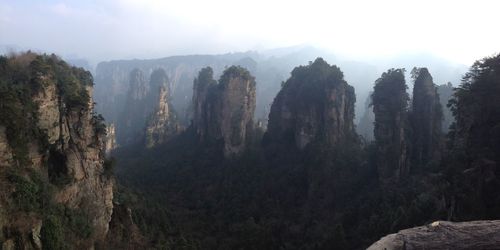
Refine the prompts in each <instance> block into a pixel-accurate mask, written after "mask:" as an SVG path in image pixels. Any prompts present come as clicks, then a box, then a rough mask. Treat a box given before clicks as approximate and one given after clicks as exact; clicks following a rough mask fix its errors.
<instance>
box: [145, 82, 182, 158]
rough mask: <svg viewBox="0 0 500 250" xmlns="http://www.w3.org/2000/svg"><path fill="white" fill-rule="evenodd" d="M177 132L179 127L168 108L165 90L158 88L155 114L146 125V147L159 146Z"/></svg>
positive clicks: (162, 87) (161, 87)
mask: <svg viewBox="0 0 500 250" xmlns="http://www.w3.org/2000/svg"><path fill="white" fill-rule="evenodd" d="M179 132H180V126H179V125H178V124H177V123H176V120H175V116H174V114H173V113H172V112H171V110H170V108H169V103H168V94H167V90H166V89H165V87H164V86H160V87H159V94H158V98H157V104H156V108H155V112H154V113H153V114H151V116H150V117H149V119H148V121H147V125H146V133H145V134H146V147H148V148H151V147H154V146H155V145H158V144H161V143H163V142H165V141H167V140H168V139H169V138H170V137H171V136H172V135H174V134H177V133H179Z"/></svg>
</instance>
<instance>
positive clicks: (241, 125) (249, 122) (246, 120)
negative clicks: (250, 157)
mask: <svg viewBox="0 0 500 250" xmlns="http://www.w3.org/2000/svg"><path fill="white" fill-rule="evenodd" d="M255 85H256V84H255V79H254V78H253V77H252V76H251V75H250V73H249V72H248V71H247V70H246V69H244V68H242V67H239V66H231V67H229V68H227V69H226V70H225V71H224V73H223V75H222V76H221V78H220V80H219V83H218V84H216V82H215V81H214V80H213V71H212V69H211V68H205V69H202V70H201V71H200V74H199V76H198V78H197V79H196V80H195V81H194V87H193V90H194V94H193V106H194V116H193V123H192V126H193V129H194V130H195V131H196V134H197V135H198V137H199V138H200V139H201V140H202V141H204V142H208V143H211V144H212V143H216V142H220V143H221V144H222V148H223V152H224V155H225V156H226V157H229V156H233V155H237V154H240V153H241V152H243V151H244V150H245V147H246V145H247V142H248V137H249V135H250V134H251V133H252V131H253V127H254V125H253V114H254V111H255V87H256V86H255Z"/></svg>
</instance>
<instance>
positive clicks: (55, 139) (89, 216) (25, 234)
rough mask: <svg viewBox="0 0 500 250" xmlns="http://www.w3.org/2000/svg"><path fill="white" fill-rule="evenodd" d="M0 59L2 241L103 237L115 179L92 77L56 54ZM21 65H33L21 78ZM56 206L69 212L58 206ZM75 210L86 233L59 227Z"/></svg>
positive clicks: (83, 243)
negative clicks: (1, 83)
mask: <svg viewBox="0 0 500 250" xmlns="http://www.w3.org/2000/svg"><path fill="white" fill-rule="evenodd" d="M1 59H2V62H1V63H2V64H4V65H2V66H4V68H3V70H4V71H5V72H2V75H3V77H5V78H4V79H3V80H5V81H4V84H5V86H3V89H2V91H0V92H1V93H0V94H1V95H2V98H0V99H2V105H0V107H2V110H1V112H0V113H1V115H2V119H1V120H2V122H1V123H2V124H1V125H0V166H2V168H1V169H0V173H1V177H0V178H2V181H1V182H2V183H3V184H2V185H4V188H2V189H1V190H2V191H1V193H2V195H1V196H2V198H1V199H0V202H1V203H2V204H1V207H3V208H5V211H2V212H3V214H2V213H0V217H1V218H0V228H1V229H2V231H3V232H9V233H5V234H4V235H3V236H1V237H0V241H5V242H11V241H12V242H14V243H13V244H14V245H15V247H20V248H27V249H29V248H40V247H42V245H43V248H47V249H50V248H51V247H55V246H60V244H63V243H62V239H61V238H66V239H68V240H70V239H71V240H74V241H73V242H69V243H67V244H69V245H70V246H72V247H77V248H87V247H90V246H91V245H92V244H93V243H94V242H96V241H99V240H103V239H104V237H105V235H106V233H107V231H108V223H109V221H110V219H111V213H112V209H113V204H112V199H113V191H112V189H113V180H112V178H111V177H110V176H109V175H106V173H105V169H104V166H103V165H104V141H103V140H104V136H105V126H104V124H103V123H102V122H103V121H102V119H101V118H100V117H98V116H94V115H93V101H92V98H90V96H91V95H92V84H93V83H92V76H91V75H90V73H88V72H86V71H83V70H81V69H77V68H72V67H70V66H68V65H67V64H66V63H64V62H63V61H61V60H60V59H59V58H57V57H55V56H39V55H35V54H31V53H27V54H23V55H19V56H17V57H13V58H8V59H7V58H1ZM19 61H22V63H18V62H19ZM24 72H31V73H30V74H29V75H28V76H27V77H28V78H27V79H28V80H27V81H26V80H24V79H26V78H21V77H19V75H21V74H25V73H24ZM70 79H72V80H70ZM25 81H26V82H25ZM26 84H30V85H26ZM24 86H30V88H25V87H24ZM16 90H17V91H16ZM4 118H8V120H4ZM6 131H8V133H6ZM50 190H53V191H52V192H50ZM52 204H53V205H52ZM57 204H58V205H57ZM61 205H62V206H63V208H64V209H67V213H68V214H66V215H62V214H60V213H59V212H57V211H59V210H58V209H59V208H57V209H56V208H55V207H57V206H61ZM69 214H71V215H69ZM77 217H78V218H79V219H82V220H83V221H85V226H84V225H81V227H82V228H81V230H85V229H86V228H87V229H88V231H85V232H88V233H86V234H85V236H82V235H77V234H76V235H75V234H71V233H69V234H64V233H62V232H66V231H64V229H63V228H65V226H68V225H69V224H66V223H70V222H68V221H71V220H74V219H75V218H77ZM83 221H82V222H83ZM68 227H69V226H68ZM53 230H56V231H57V232H55V231H53ZM58 233H59V234H61V235H56V234H58ZM55 235H56V236H55ZM3 237H5V238H3ZM33 237H34V238H36V239H34V240H33V239H31V240H30V238H33ZM54 237H58V238H57V239H55V238H54ZM7 244H10V243H7Z"/></svg>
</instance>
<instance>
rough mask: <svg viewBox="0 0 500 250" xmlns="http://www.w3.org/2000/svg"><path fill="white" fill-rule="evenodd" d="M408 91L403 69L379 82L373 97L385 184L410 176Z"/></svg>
mask: <svg viewBox="0 0 500 250" xmlns="http://www.w3.org/2000/svg"><path fill="white" fill-rule="evenodd" d="M406 88H407V87H406V83H405V78H404V70H402V69H391V70H389V71H387V72H385V73H383V74H382V76H381V77H380V78H379V79H378V80H377V81H376V82H375V87H374V91H373V94H372V100H373V112H374V114H375V129H374V136H375V141H376V150H377V160H376V161H377V169H378V175H379V180H380V181H381V182H382V183H388V182H397V181H400V180H401V179H402V178H404V177H405V176H407V175H408V174H409V164H408V148H407V147H408V142H407V138H406V137H407V135H406V126H407V119H408V117H407V116H408V114H407V106H408V99H409V98H408V94H407V93H406Z"/></svg>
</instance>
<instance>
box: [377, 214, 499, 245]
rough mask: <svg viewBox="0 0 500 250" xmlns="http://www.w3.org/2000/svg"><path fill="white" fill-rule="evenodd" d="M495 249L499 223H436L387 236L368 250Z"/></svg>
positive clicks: (497, 241)
mask: <svg viewBox="0 0 500 250" xmlns="http://www.w3.org/2000/svg"><path fill="white" fill-rule="evenodd" d="M499 246H500V220H492V221H470V222H449V221H436V222H433V223H431V224H428V225H425V226H421V227H414V228H410V229H405V230H401V231H399V232H398V233H395V234H390V235H387V236H385V237H383V238H382V239H380V240H379V241H377V242H375V243H374V244H373V245H371V246H370V247H369V248H368V250H379V249H380V250H403V249H404V250H412V249H429V250H430V249H454V250H460V249H498V248H499Z"/></svg>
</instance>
